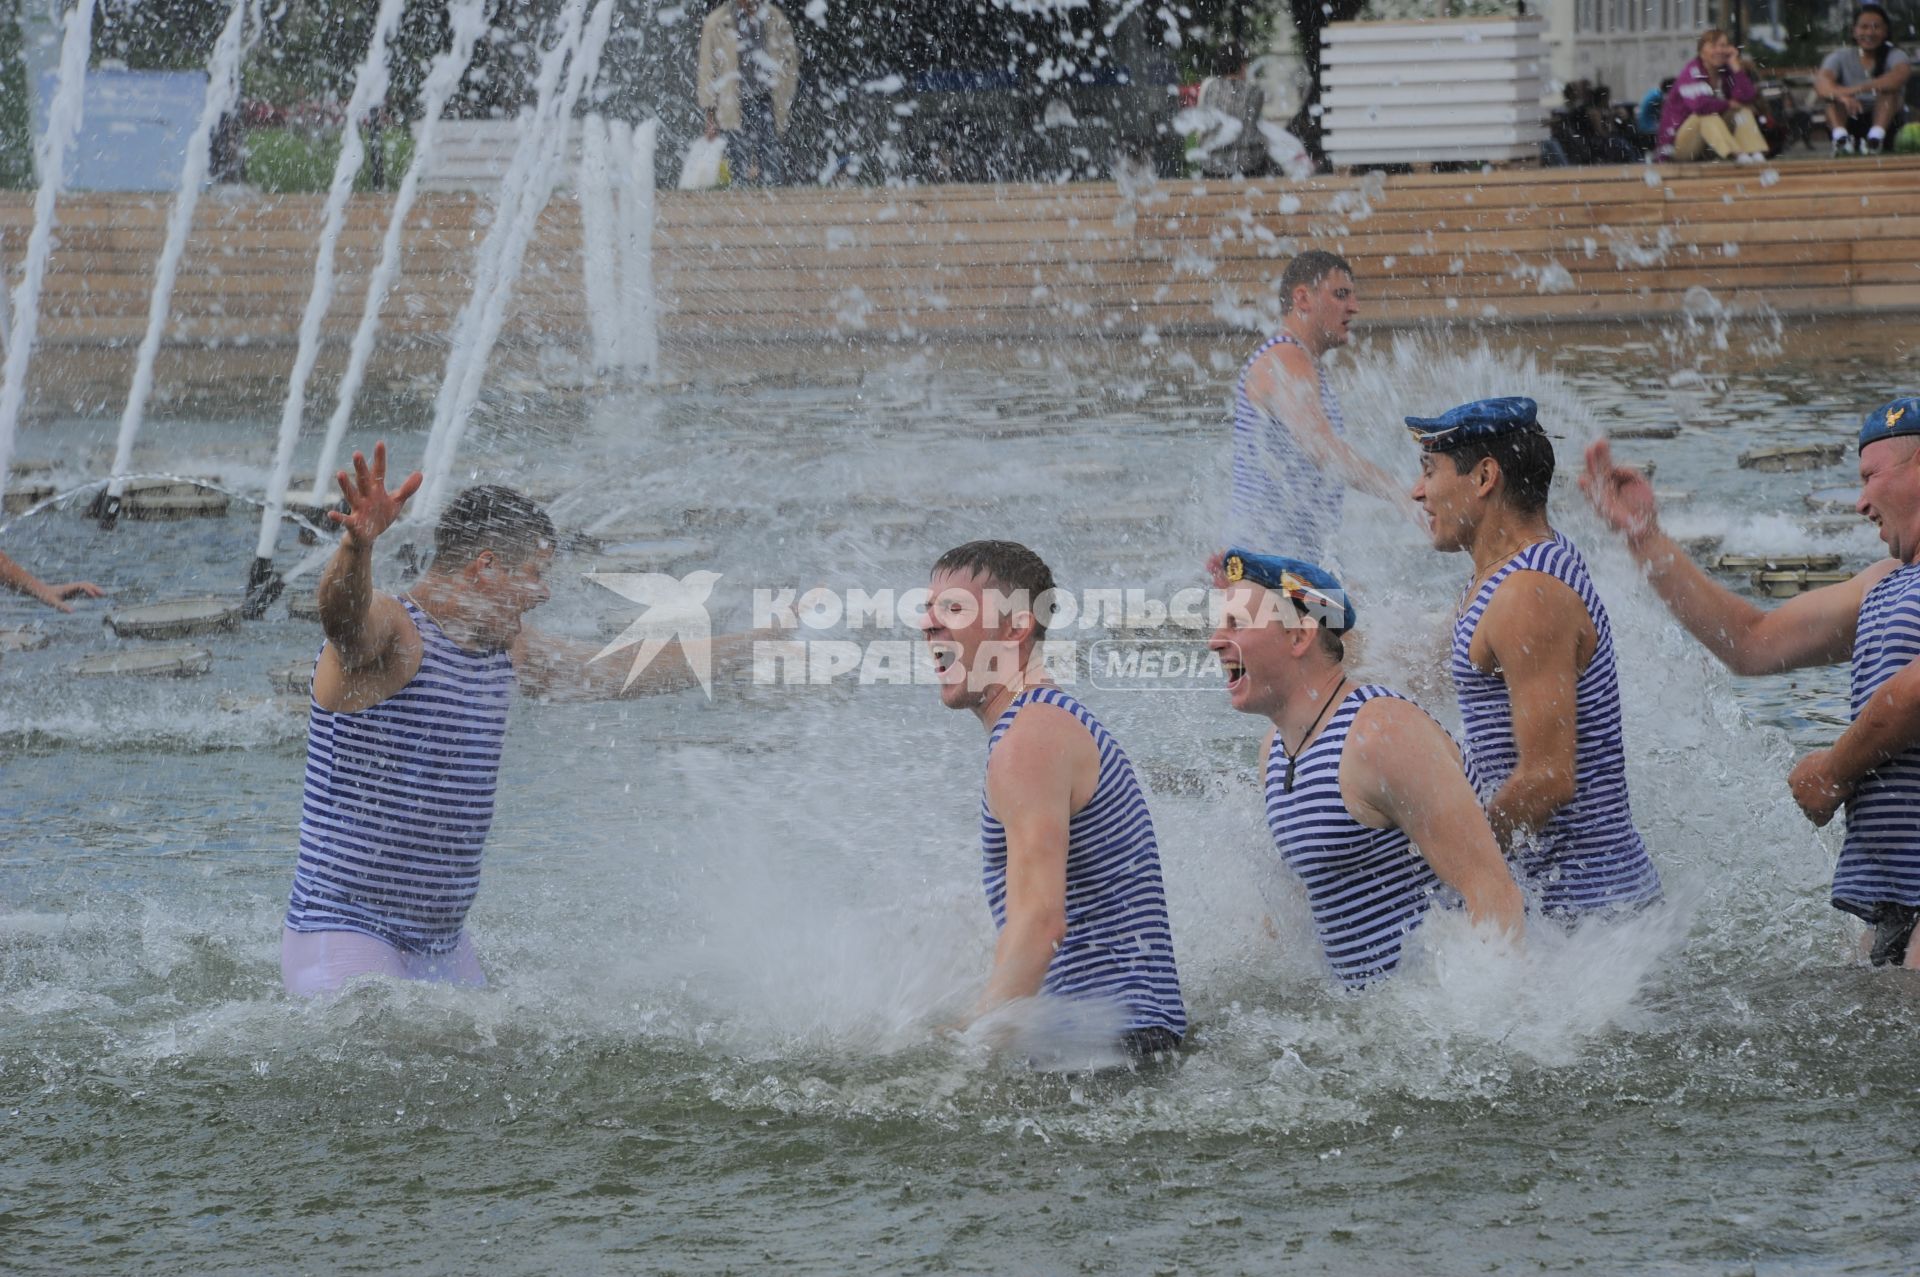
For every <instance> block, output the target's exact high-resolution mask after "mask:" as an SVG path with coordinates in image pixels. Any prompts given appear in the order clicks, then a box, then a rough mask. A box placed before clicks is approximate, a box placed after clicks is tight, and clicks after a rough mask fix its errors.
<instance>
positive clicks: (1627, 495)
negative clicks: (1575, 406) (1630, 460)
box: [1580, 439, 1660, 541]
mask: <svg viewBox="0 0 1920 1277" xmlns="http://www.w3.org/2000/svg"><path fill="white" fill-rule="evenodd" d="M1580 490H1581V491H1582V492H1584V493H1586V494H1587V500H1588V501H1591V502H1592V503H1593V508H1594V510H1596V511H1597V512H1598V513H1599V515H1600V517H1601V518H1602V519H1604V520H1605V521H1606V523H1607V526H1608V527H1610V528H1612V529H1613V530H1614V531H1615V532H1622V533H1625V534H1626V538H1627V540H1628V541H1638V540H1640V539H1642V538H1643V537H1646V536H1648V535H1650V534H1652V533H1653V532H1655V531H1657V530H1658V528H1659V526H1660V525H1659V518H1658V513H1657V511H1656V509H1655V506H1654V499H1653V482H1652V480H1650V479H1648V478H1647V476H1646V475H1645V474H1643V473H1641V472H1640V471H1638V470H1635V469H1634V468H1633V467H1632V466H1616V465H1615V464H1613V447H1612V445H1611V444H1609V443H1608V442H1607V441H1606V440H1605V439H1597V440H1595V441H1594V442H1593V443H1591V444H1588V445H1587V468H1586V470H1585V472H1584V473H1582V474H1581V476H1580Z"/></svg>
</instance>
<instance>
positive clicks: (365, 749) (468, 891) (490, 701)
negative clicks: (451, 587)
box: [286, 599, 513, 954]
mask: <svg viewBox="0 0 1920 1277" xmlns="http://www.w3.org/2000/svg"><path fill="white" fill-rule="evenodd" d="M401 602H402V603H404V604H405V605H406V609H407V614H408V615H409V616H411V617H412V618H413V623H414V625H415V626H416V627H417V628H418V629H419V631H420V672H419V673H418V674H415V675H414V676H413V679H412V681H410V682H409V683H408V684H407V685H406V686H405V687H403V688H401V689H400V691H398V692H397V693H395V694H394V695H393V696H390V697H388V698H387V699H386V700H384V701H381V702H380V703H379V704H378V705H374V706H371V707H369V708H367V709H363V710H360V711H358V712H356V713H351V714H348V713H333V712H330V711H328V710H324V709H322V708H320V706H319V704H318V703H317V702H316V703H314V704H313V705H312V706H311V709H310V712H309V716H308V719H307V778H306V794H305V796H304V798H303V799H302V802H301V811H300V860H299V863H298V865H297V866H296V867H295V869H294V876H293V894H292V897H291V898H290V899H289V901H288V903H287V923H286V925H287V927H288V929H290V930H293V931H357V932H360V933H362V934H364V935H369V936H373V937H375V938H376V939H379V940H384V941H385V942H387V943H388V944H390V945H393V946H394V947H395V948H398V949H401V950H404V951H406V952H408V953H424V954H441V953H447V952H449V951H450V950H452V949H453V947H454V946H455V944H456V943H458V941H459V939H460V928H461V925H462V924H463V923H464V922H465V921H466V917H467V910H468V909H469V908H471V907H472V905H473V897H474V893H475V892H476V891H477V890H478V889H479V886H480V853H481V850H482V849H483V848H484V847H485V845H486V841H487V830H488V829H489V827H491V825H492V824H493V797H494V786H495V783H496V782H497V780H498V779H499V775H500V746H501V740H502V738H503V737H504V735H505V734H506V727H507V704H508V701H509V699H510V698H511V695H512V692H513V660H512V657H511V656H509V655H508V654H507V653H506V652H505V651H494V652H469V651H467V650H466V649H464V648H461V647H459V646H457V645H456V644H455V643H454V642H453V641H452V640H451V639H449V638H448V637H447V636H446V635H445V634H444V633H442V632H441V629H440V627H439V626H438V625H436V624H434V622H433V619H432V618H431V617H429V616H428V615H427V614H426V613H425V612H423V611H421V610H420V609H419V608H418V607H416V606H415V605H414V603H413V600H411V599H402V600H401Z"/></svg>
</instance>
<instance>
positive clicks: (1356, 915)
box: [1266, 683, 1452, 988]
mask: <svg viewBox="0 0 1920 1277" xmlns="http://www.w3.org/2000/svg"><path fill="white" fill-rule="evenodd" d="M1381 696H1391V697H1395V698H1396V699H1400V700H1404V699H1406V698H1405V697H1402V696H1400V695H1399V693H1397V692H1393V691H1389V690H1388V689H1387V688H1384V687H1380V686H1378V685H1376V684H1371V683H1369V684H1366V685H1363V686H1361V687H1356V688H1354V689H1353V690H1352V691H1350V692H1348V693H1347V695H1346V698H1345V699H1344V700H1342V701H1341V703H1340V705H1339V707H1338V708H1337V709H1335V710H1334V711H1333V717H1332V718H1331V719H1329V720H1328V721H1327V725H1326V728H1325V729H1324V730H1323V731H1322V732H1321V733H1320V735H1319V736H1318V737H1316V738H1315V739H1314V741H1313V743H1312V744H1310V745H1308V746H1307V747H1306V749H1304V750H1302V751H1301V752H1300V753H1299V754H1297V755H1296V756H1295V758H1294V776H1293V789H1292V790H1291V791H1290V792H1289V791H1288V790H1287V788H1286V773H1287V759H1286V755H1285V753H1284V752H1283V751H1282V750H1281V748H1280V744H1279V742H1278V741H1277V740H1276V741H1275V742H1274V745H1273V748H1272V749H1271V750H1270V751H1269V752H1268V755H1267V776H1266V789H1267V828H1268V829H1270V830H1272V831H1273V844H1274V846H1275V847H1276V848H1278V849H1279V852H1280V857H1281V859H1283V860H1285V861H1286V862H1287V865H1288V866H1289V867H1290V868H1291V869H1292V870H1293V871H1294V872H1295V873H1297V874H1299V875H1300V880H1301V881H1302V882H1304V883H1305V884H1306V888H1307V904H1308V907H1309V908H1311V909H1312V911H1313V930H1314V934H1316V935H1317V936H1319V937H1320V947H1321V948H1322V949H1323V950H1325V951H1326V955H1327V962H1328V963H1329V964H1330V965H1331V966H1332V967H1333V973H1334V975H1336V976H1338V977H1339V978H1340V980H1341V981H1342V982H1344V983H1345V984H1346V985H1347V986H1348V987H1349V988H1359V987H1360V986H1361V985H1364V984H1366V983H1368V982H1369V981H1371V980H1374V979H1377V978H1378V977H1380V976H1383V975H1385V974H1387V973H1388V972H1390V971H1392V970H1393V969H1394V968H1395V967H1397V966H1399V965H1400V950H1401V948H1402V946H1404V945H1405V944H1406V940H1407V937H1408V936H1409V935H1410V934H1412V932H1413V930H1414V928H1416V927H1418V926H1419V925H1420V923H1421V920H1422V919H1424V918H1425V917H1426V916H1427V910H1428V909H1429V908H1430V907H1431V906H1432V904H1433V898H1434V894H1435V893H1436V892H1440V891H1443V890H1444V887H1443V884H1442V883H1441V882H1440V878H1439V876H1438V875H1437V874H1435V873H1434V872H1433V867H1432V866H1431V865H1429V864H1428V863H1427V861H1426V858H1425V857H1424V856H1422V855H1421V854H1420V853H1419V851H1418V850H1416V849H1415V848H1414V846H1413V842H1412V840H1410V839H1409V838H1408V837H1407V835H1406V834H1405V833H1403V832H1401V831H1400V830H1398V829H1374V828H1371V827H1369V826H1367V825H1363V824H1361V823H1360V822H1359V821H1357V820H1355V819H1354V818H1353V815H1352V813H1351V812H1349V811H1348V810H1347V804H1346V800H1345V799H1343V798H1342V797H1341V796H1340V757H1341V755H1342V754H1343V753H1344V752H1345V751H1346V747H1347V733H1348V731H1349V730H1351V729H1352V727H1353V720H1354V717H1355V716H1356V715H1357V714H1359V712H1360V707H1361V706H1363V705H1365V704H1366V703H1367V702H1368V701H1370V700H1373V699H1375V698H1376V697H1381ZM1447 894H1448V896H1449V897H1451V895H1452V893H1451V892H1448V893H1447Z"/></svg>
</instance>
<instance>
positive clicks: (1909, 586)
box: [1833, 564, 1920, 921]
mask: <svg viewBox="0 0 1920 1277" xmlns="http://www.w3.org/2000/svg"><path fill="white" fill-rule="evenodd" d="M1915 657H1920V566H1916V565H1912V564H1909V565H1908V566H1906V567H1903V568H1901V569H1900V570H1899V571H1897V572H1892V573H1889V574H1888V575H1887V576H1886V577H1885V578H1883V579H1882V580H1880V581H1879V582H1877V583H1875V585H1874V587H1873V588H1872V589H1871V590H1868V591H1867V597H1866V598H1864V599H1862V600H1861V602H1860V624H1859V628H1858V629H1857V630H1855V631H1854V637H1853V678H1852V683H1853V689H1852V691H1853V716H1854V717H1855V718H1859V717H1860V711H1861V710H1863V709H1865V708H1866V706H1867V702H1868V701H1869V700H1871V699H1872V698H1873V694H1874V693H1875V692H1876V691H1878V690H1879V689H1880V686H1881V684H1883V683H1885V682H1886V681H1887V680H1888V679H1890V678H1892V677H1893V676H1894V675H1895V674H1898V673H1899V672H1900V671H1901V670H1902V669H1905V668H1906V667H1907V666H1908V665H1909V664H1911V663H1912V662H1913V660H1914V658H1915ZM1882 901H1891V902H1892V903H1894V904H1902V905H1920V748H1916V749H1909V750H1907V751H1906V752H1905V753H1903V754H1898V755H1896V756H1894V757H1893V758H1890V759H1888V760H1887V761H1886V762H1884V763H1882V764H1881V765H1880V766H1879V767H1876V768H1875V769H1874V770H1873V771H1872V773H1870V774H1869V775H1868V776H1867V778H1866V779H1865V780H1863V781H1861V782H1860V784H1859V786H1858V788H1856V789H1855V791H1854V795H1853V799H1852V801H1851V802H1849V803H1848V804H1847V838H1846V842H1845V843H1844V844H1842V846H1841V849H1840V863H1839V864H1838V865H1837V866H1835V867H1834V871H1833V903H1834V905H1835V906H1836V907H1837V908H1841V909H1845V910H1846V911H1847V912H1848V913H1855V914H1859V915H1860V916H1861V917H1863V918H1866V919H1868V920H1869V921H1872V918H1873V906H1874V905H1876V904H1879V903H1880V902H1882Z"/></svg>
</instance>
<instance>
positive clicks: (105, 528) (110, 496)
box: [87, 486, 122, 532]
mask: <svg viewBox="0 0 1920 1277" xmlns="http://www.w3.org/2000/svg"><path fill="white" fill-rule="evenodd" d="M121 501H122V498H121V497H120V496H118V495H116V494H115V492H114V491H113V488H112V487H111V486H108V487H104V488H102V489H100V491H99V492H97V493H95V494H94V498H93V503H92V504H91V505H89V506H88V507H87V517H88V518H90V519H97V520H99V522H100V530H101V531H102V532H111V531H113V530H114V528H116V527H118V526H119V524H120V505H121Z"/></svg>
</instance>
